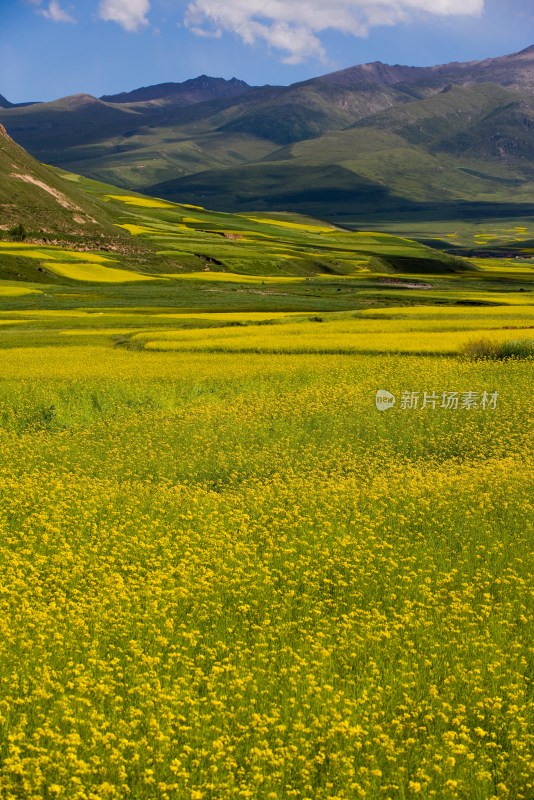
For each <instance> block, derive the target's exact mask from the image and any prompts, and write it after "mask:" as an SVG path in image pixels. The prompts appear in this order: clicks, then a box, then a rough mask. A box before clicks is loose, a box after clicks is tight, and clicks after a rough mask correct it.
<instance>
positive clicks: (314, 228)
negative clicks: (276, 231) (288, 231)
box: [242, 215, 335, 233]
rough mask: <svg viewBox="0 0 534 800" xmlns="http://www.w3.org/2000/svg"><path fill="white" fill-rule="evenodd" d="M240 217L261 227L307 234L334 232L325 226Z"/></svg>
mask: <svg viewBox="0 0 534 800" xmlns="http://www.w3.org/2000/svg"><path fill="white" fill-rule="evenodd" d="M242 216H245V218H246V219H249V220H250V221H251V222H259V223H261V224H262V225H277V226H278V227H279V228H292V229H293V230H296V231H306V232H307V233H331V232H332V231H335V228H334V227H333V226H332V225H329V226H328V227H327V226H325V225H311V224H309V225H306V224H303V223H302V222H290V221H288V220H284V219H269V218H268V217H253V216H249V215H242Z"/></svg>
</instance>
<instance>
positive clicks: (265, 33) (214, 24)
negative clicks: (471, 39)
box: [185, 0, 485, 64]
mask: <svg viewBox="0 0 534 800" xmlns="http://www.w3.org/2000/svg"><path fill="white" fill-rule="evenodd" d="M484 2H485V0H328V2H325V0H223V2H221V0H192V2H190V3H189V5H188V7H187V11H186V15H185V24H186V26H187V27H188V28H189V29H190V30H191V31H193V32H194V33H196V34H197V35H198V34H199V33H200V32H203V33H204V34H206V32H210V33H211V34H212V35H220V33H221V32H222V31H230V32H232V33H235V34H237V35H238V36H240V37H241V39H242V40H243V41H244V42H246V43H247V44H254V43H255V42H257V41H262V40H263V41H264V42H266V43H267V44H269V45H270V46H271V47H273V48H275V49H276V50H280V51H281V52H282V53H284V54H285V58H284V61H286V62H287V63H290V64H296V63H299V62H300V61H303V60H304V59H306V58H309V57H315V58H320V59H323V60H324V58H325V51H324V48H323V45H322V43H321V40H320V38H319V34H320V33H322V32H323V31H326V30H337V31H342V32H343V33H348V34H351V35H353V36H366V35H367V34H368V32H369V30H370V29H371V28H372V27H375V26H376V25H395V24H397V23H399V22H404V21H408V20H410V19H413V18H415V17H417V16H419V17H420V16H422V15H425V14H426V15H441V16H449V15H464V16H476V15H479V14H481V13H482V11H483V10H484Z"/></svg>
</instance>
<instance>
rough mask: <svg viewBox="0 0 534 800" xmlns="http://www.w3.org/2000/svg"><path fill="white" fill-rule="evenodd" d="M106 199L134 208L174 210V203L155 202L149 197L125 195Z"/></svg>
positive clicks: (114, 195) (110, 195) (110, 196)
mask: <svg viewBox="0 0 534 800" xmlns="http://www.w3.org/2000/svg"><path fill="white" fill-rule="evenodd" d="M106 197H108V198H109V199H110V200H118V201H119V202H120V203H125V204H126V205H128V206H135V207H136V208H174V209H175V208H176V206H175V205H174V203H167V202H166V201H165V200H155V199H153V198H151V197H135V196H133V195H126V194H108V195H106Z"/></svg>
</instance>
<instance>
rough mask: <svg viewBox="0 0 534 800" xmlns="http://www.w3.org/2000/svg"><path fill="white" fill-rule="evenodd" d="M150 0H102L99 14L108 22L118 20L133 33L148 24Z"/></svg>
mask: <svg viewBox="0 0 534 800" xmlns="http://www.w3.org/2000/svg"><path fill="white" fill-rule="evenodd" d="M149 11H150V0H100V6H99V9H98V15H99V17H100V19H103V20H105V21H106V22H117V23H118V24H119V25H121V26H122V27H123V28H124V30H126V31H129V32H130V33H133V32H135V31H137V30H139V28H142V27H143V26H145V25H148V19H147V14H148V12H149Z"/></svg>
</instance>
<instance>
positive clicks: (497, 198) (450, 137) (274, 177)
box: [0, 46, 534, 220]
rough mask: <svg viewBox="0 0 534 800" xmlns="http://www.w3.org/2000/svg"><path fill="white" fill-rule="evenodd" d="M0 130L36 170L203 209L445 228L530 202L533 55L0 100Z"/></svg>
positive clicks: (533, 194)
mask: <svg viewBox="0 0 534 800" xmlns="http://www.w3.org/2000/svg"><path fill="white" fill-rule="evenodd" d="M0 122H2V123H3V124H4V125H5V127H6V129H7V130H8V131H9V133H10V134H11V136H12V137H13V138H14V139H15V140H16V141H17V142H19V143H20V144H21V145H23V146H24V147H25V148H26V149H27V150H28V151H29V152H30V153H32V155H34V156H35V157H36V158H38V159H39V160H40V161H44V162H46V163H49V164H53V165H56V166H59V167H61V168H63V169H65V170H69V171H72V172H76V173H80V174H82V175H86V176H89V177H92V178H95V179H98V180H102V181H105V182H107V183H113V184H116V185H118V186H122V187H124V188H128V189H134V190H137V191H142V192H145V193H148V194H152V195H155V196H158V197H164V198H168V199H172V200H179V201H182V202H191V203H198V204H201V205H206V206H209V207H211V208H214V209H225V210H233V211H240V210H290V211H294V210H299V211H303V212H306V213H310V214H313V215H315V216H322V217H326V218H333V217H336V218H338V219H347V220H351V219H354V220H358V219H359V218H370V217H388V216H392V215H399V214H419V215H423V216H426V217H432V216H433V215H435V216H436V217H440V218H442V219H443V218H444V219H446V218H449V216H452V215H454V214H458V212H459V210H460V211H461V213H463V214H466V215H470V216H474V217H476V216H481V217H487V216H496V215H502V213H503V209H504V208H505V209H506V210H507V213H508V214H510V215H511V216H514V215H517V216H524V215H525V214H526V213H528V209H529V208H532V204H533V200H534V46H533V47H529V48H527V49H526V50H524V51H522V52H520V53H515V54H512V55H509V56H503V57H500V58H493V59H487V60H485V61H479V62H468V63H454V64H446V65H440V66H435V67H407V66H399V65H396V66H390V65H387V64H382V63H380V62H375V63H372V64H363V65H360V66H355V67H352V68H349V69H345V70H341V71H339V72H334V73H331V74H329V75H324V76H322V77H319V78H314V79H312V80H308V81H304V82H301V83H297V84H293V85H291V86H287V87H284V86H263V87H253V86H249V85H247V84H246V83H244V82H243V81H240V80H237V79H235V78H234V79H232V80H230V81H225V80H223V79H221V78H210V77H208V76H205V75H204V76H200V77H199V78H196V79H194V80H189V81H185V82H184V83H164V84H160V85H157V86H149V87H143V88H140V89H136V90H134V91H130V92H124V93H121V94H116V95H105V96H103V97H101V98H95V97H92V96H90V95H85V94H79V95H74V96H71V97H66V98H63V99H60V100H57V101H54V102H49V103H35V104H27V105H24V106H20V105H18V106H13V105H12V104H10V103H9V102H8V101H7V100H6V99H5V98H3V97H0Z"/></svg>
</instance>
